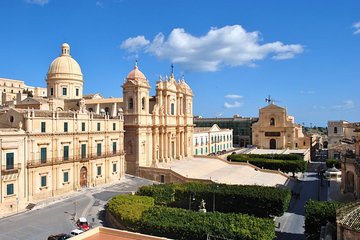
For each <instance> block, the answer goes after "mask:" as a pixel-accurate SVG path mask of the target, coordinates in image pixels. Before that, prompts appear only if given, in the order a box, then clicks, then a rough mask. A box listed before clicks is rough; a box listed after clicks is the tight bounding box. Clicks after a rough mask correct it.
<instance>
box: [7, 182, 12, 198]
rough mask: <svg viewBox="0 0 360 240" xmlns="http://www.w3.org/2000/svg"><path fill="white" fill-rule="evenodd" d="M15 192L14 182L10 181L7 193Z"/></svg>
mask: <svg viewBox="0 0 360 240" xmlns="http://www.w3.org/2000/svg"><path fill="white" fill-rule="evenodd" d="M13 194H14V184H13V183H10V184H7V185H6V195H13Z"/></svg>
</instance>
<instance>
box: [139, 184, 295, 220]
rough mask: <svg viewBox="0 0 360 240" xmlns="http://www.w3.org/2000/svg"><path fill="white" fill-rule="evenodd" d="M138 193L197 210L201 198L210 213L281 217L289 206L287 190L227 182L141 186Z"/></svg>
mask: <svg viewBox="0 0 360 240" xmlns="http://www.w3.org/2000/svg"><path fill="white" fill-rule="evenodd" d="M136 194H137V195H143V196H151V197H154V199H155V203H156V204H162V205H167V206H171V207H178V208H184V209H189V206H190V203H191V209H192V210H198V206H199V205H200V201H201V200H202V199H204V200H205V202H206V209H207V211H208V212H210V211H212V210H213V206H214V197H215V210H216V211H219V212H223V213H246V214H250V215H255V216H258V217H269V216H270V215H273V216H281V215H282V214H283V213H284V211H286V210H287V209H288V206H289V203H290V199H291V194H290V191H289V190H287V189H280V188H274V187H264V186H246V185H225V184H204V183H186V184H161V185H153V186H144V187H141V188H140V189H139V190H138V192H137V193H136Z"/></svg>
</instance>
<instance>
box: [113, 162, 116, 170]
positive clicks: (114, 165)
mask: <svg viewBox="0 0 360 240" xmlns="http://www.w3.org/2000/svg"><path fill="white" fill-rule="evenodd" d="M113 172H116V163H113Z"/></svg>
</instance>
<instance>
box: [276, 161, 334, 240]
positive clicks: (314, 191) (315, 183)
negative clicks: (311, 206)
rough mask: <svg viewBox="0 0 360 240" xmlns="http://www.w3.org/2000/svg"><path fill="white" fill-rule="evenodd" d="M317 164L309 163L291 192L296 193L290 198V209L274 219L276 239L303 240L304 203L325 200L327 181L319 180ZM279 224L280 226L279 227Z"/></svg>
mask: <svg viewBox="0 0 360 240" xmlns="http://www.w3.org/2000/svg"><path fill="white" fill-rule="evenodd" d="M317 166H318V164H316V163H310V164H309V167H308V171H307V172H305V173H304V176H303V177H302V178H301V179H299V181H297V183H296V185H295V187H294V190H293V192H294V193H298V196H296V195H294V196H293V197H292V198H291V202H290V207H289V209H288V212H286V213H285V214H284V215H283V216H281V217H276V219H275V225H276V226H280V227H279V228H277V229H276V231H277V239H279V240H288V239H291V240H303V239H305V235H304V226H305V216H304V215H305V203H306V202H307V201H308V200H309V199H313V200H317V201H318V200H320V201H326V200H327V180H323V182H322V181H321V180H320V179H319V177H318V175H317V172H316V169H317ZM279 224H280V225H279Z"/></svg>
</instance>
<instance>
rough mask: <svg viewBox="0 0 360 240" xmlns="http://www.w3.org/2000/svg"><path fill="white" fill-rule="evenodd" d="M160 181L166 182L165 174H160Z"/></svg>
mask: <svg viewBox="0 0 360 240" xmlns="http://www.w3.org/2000/svg"><path fill="white" fill-rule="evenodd" d="M160 182H161V183H165V175H160Z"/></svg>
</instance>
